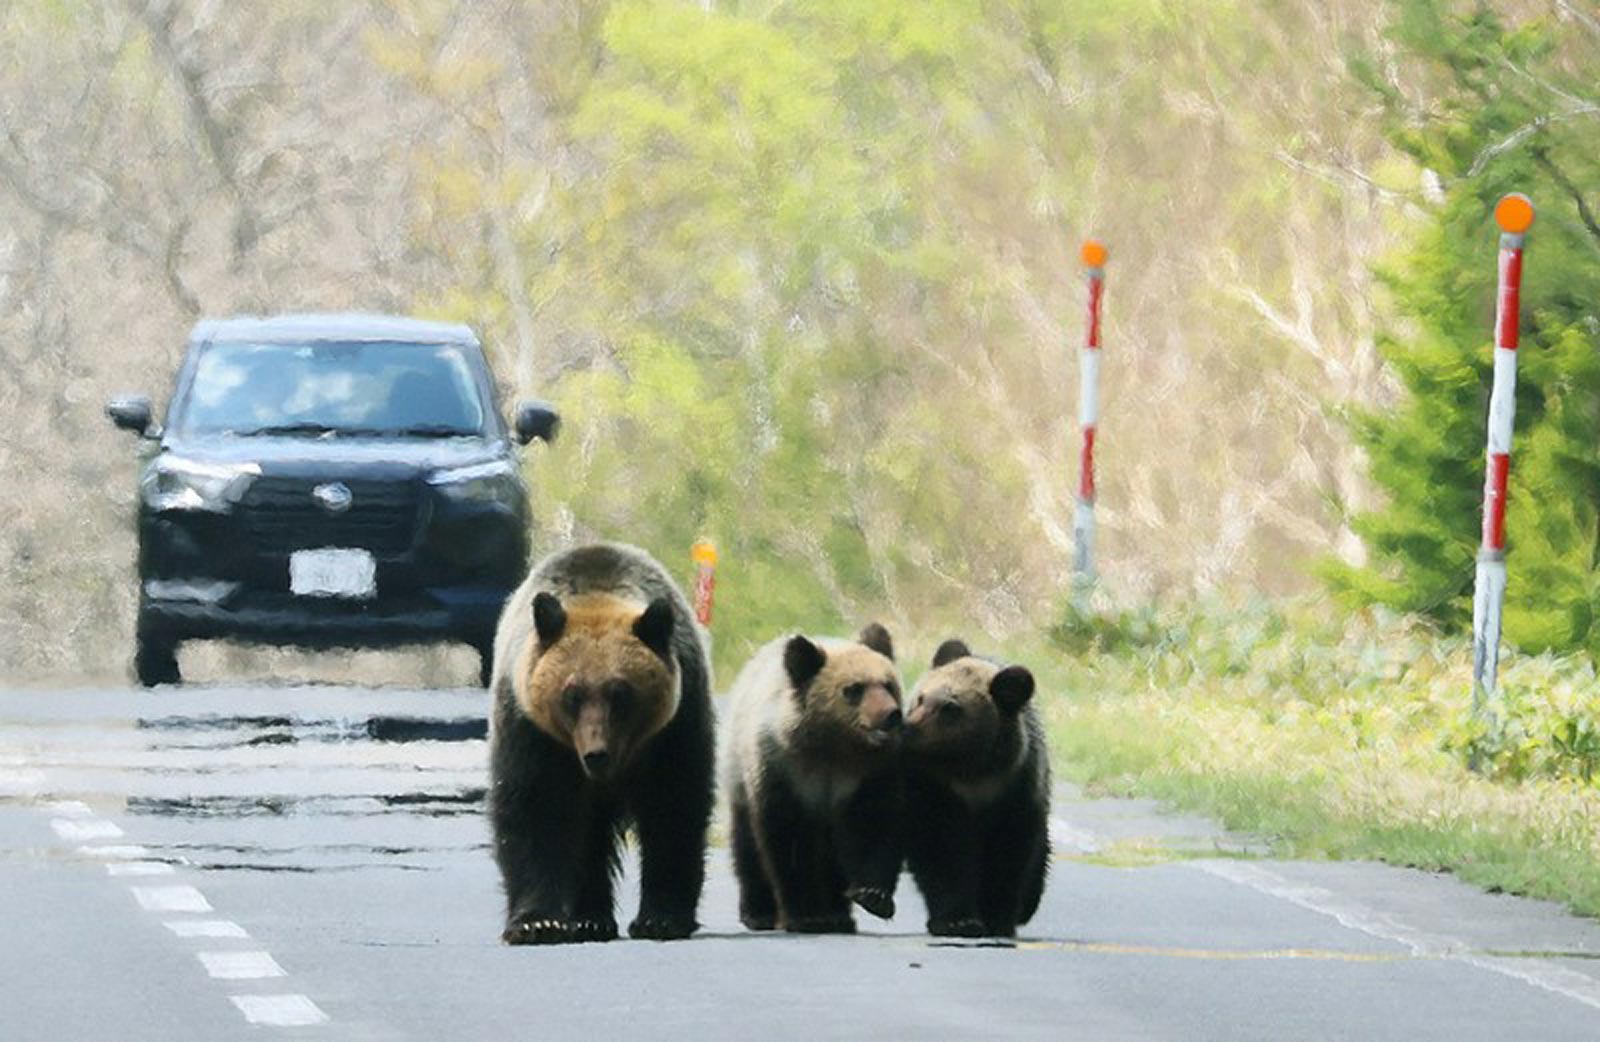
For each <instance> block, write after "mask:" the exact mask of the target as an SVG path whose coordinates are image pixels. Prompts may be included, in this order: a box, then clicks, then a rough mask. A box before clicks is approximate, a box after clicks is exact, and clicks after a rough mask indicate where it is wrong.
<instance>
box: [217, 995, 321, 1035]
mask: <svg viewBox="0 0 1600 1042" xmlns="http://www.w3.org/2000/svg"><path fill="white" fill-rule="evenodd" d="M228 998H229V1000H230V1001H232V1003H233V1004H234V1005H235V1006H237V1007H239V1012H240V1013H243V1014H244V1019H246V1020H248V1021H249V1022H250V1023H252V1024H266V1025H268V1026H270V1027H280V1028H296V1027H309V1026H311V1025H313V1024H326V1023H327V1022H328V1015H327V1014H326V1013H324V1012H322V1010H320V1009H318V1008H317V1004H316V1003H315V1002H312V1001H311V1000H310V999H308V998H306V997H305V996H304V995H229V996H228Z"/></svg>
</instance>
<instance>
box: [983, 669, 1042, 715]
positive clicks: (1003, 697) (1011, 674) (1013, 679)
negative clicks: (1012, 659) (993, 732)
mask: <svg viewBox="0 0 1600 1042" xmlns="http://www.w3.org/2000/svg"><path fill="white" fill-rule="evenodd" d="M989 697H990V698H993V699H994V704H995V705H997V706H999V707H1000V711H1001V712H1004V713H1019V712H1021V711H1022V707H1023V706H1025V705H1027V704H1028V699H1030V698H1032V697H1033V674H1032V673H1029V672H1028V670H1027V668H1026V667H1023V666H1007V667H1006V668H1005V669H1002V670H1001V671H1000V672H998V673H996V674H995V675H994V679H993V680H991V681H989Z"/></svg>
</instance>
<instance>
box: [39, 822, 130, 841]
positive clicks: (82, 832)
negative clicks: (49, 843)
mask: <svg viewBox="0 0 1600 1042" xmlns="http://www.w3.org/2000/svg"><path fill="white" fill-rule="evenodd" d="M50 827H51V828H53V829H55V830H56V835H58V836H60V837H61V838H62V839H65V840H70V841H71V842H73V843H87V842H88V841H89V840H91V839H116V838H117V837H118V836H120V835H122V830H121V829H119V828H117V826H115V825H113V824H112V823H111V822H109V821H101V820H99V819H98V818H89V819H86V820H84V821H68V820H67V819H66V818H53V819H51V821H50Z"/></svg>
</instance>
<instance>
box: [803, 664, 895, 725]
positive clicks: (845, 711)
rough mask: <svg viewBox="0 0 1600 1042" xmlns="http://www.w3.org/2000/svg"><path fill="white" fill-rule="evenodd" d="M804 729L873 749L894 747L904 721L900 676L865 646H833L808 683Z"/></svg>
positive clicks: (804, 707) (805, 698)
mask: <svg viewBox="0 0 1600 1042" xmlns="http://www.w3.org/2000/svg"><path fill="white" fill-rule="evenodd" d="M800 717H801V719H802V720H803V721H804V723H803V724H801V727H802V728H803V729H804V730H805V731H806V732H807V733H808V734H809V735H811V736H813V737H815V738H818V739H821V740H822V741H828V740H829V739H828V738H827V737H825V736H829V735H831V736H834V737H833V739H832V740H836V741H837V740H842V741H845V742H848V743H851V744H855V745H865V746H868V747H871V748H877V747H880V746H886V745H889V744H892V743H893V741H894V740H895V737H896V735H897V731H896V729H895V726H890V727H885V724H886V722H887V721H889V718H891V717H892V718H893V722H894V725H898V721H899V718H900V674H899V671H898V670H896V669H895V665H894V663H893V662H892V661H890V660H889V659H888V658H886V657H884V656H883V655H881V654H879V653H878V652H876V651H873V650H872V649H871V648H869V647H866V646H865V645H861V644H844V645H836V646H832V647H829V648H828V649H827V659H826V661H825V662H824V663H823V666H822V669H821V671H820V672H818V673H817V675H816V676H815V677H814V678H813V679H812V680H811V683H810V684H809V685H807V687H806V690H805V694H804V700H803V701H802V703H801V707H800Z"/></svg>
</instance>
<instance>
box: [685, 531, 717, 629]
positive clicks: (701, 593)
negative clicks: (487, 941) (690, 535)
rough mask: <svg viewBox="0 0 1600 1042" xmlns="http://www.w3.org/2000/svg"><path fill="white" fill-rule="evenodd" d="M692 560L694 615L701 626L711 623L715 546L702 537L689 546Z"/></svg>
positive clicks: (714, 580) (714, 579) (715, 562)
mask: <svg viewBox="0 0 1600 1042" xmlns="http://www.w3.org/2000/svg"><path fill="white" fill-rule="evenodd" d="M689 556H690V558H692V559H693V560H694V564H695V575H694V617H695V619H696V620H697V621H698V622H699V623H700V625H702V626H710V625H711V597H712V594H714V593H715V592H716V589H717V547H716V545H715V544H714V543H712V542H711V540H709V539H702V540H700V541H699V542H697V543H695V544H694V546H692V547H690V548H689Z"/></svg>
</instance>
